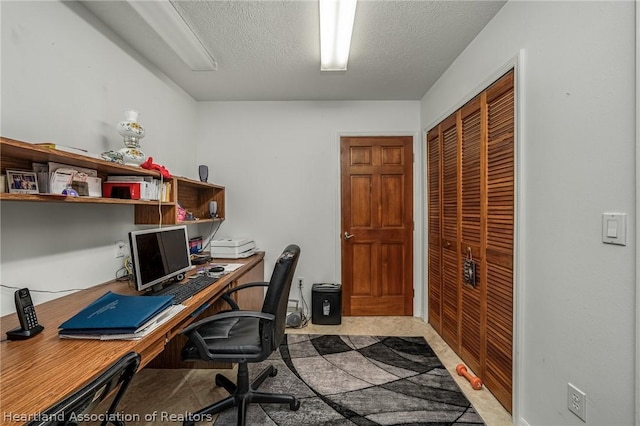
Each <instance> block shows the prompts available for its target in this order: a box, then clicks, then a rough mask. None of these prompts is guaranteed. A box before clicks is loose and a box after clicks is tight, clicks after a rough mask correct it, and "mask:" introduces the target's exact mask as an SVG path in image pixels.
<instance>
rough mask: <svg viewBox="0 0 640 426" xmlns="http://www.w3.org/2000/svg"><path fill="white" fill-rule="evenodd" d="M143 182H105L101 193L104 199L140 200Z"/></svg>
mask: <svg viewBox="0 0 640 426" xmlns="http://www.w3.org/2000/svg"><path fill="white" fill-rule="evenodd" d="M143 184H144V182H105V183H103V184H102V193H103V196H104V197H105V198H122V199H125V200H140V198H141V197H140V196H141V194H142V185H143Z"/></svg>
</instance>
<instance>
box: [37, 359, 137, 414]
mask: <svg viewBox="0 0 640 426" xmlns="http://www.w3.org/2000/svg"><path fill="white" fill-rule="evenodd" d="M139 365H140V354H138V353H136V352H129V353H128V354H126V355H125V356H123V357H122V358H120V359H119V360H118V361H116V363H115V364H113V365H112V366H111V367H109V368H108V369H107V370H106V371H105V372H104V373H102V374H100V375H99V376H98V377H97V378H95V379H93V380H92V381H91V382H90V383H89V384H87V385H86V386H84V387H83V388H81V389H80V390H78V391H77V392H75V393H73V394H72V395H70V396H68V397H67V398H65V399H63V400H62V401H60V402H58V403H57V404H56V405H54V406H52V407H50V408H49V409H47V410H46V411H44V412H42V415H40V416H39V419H38V420H34V421H32V422H30V423H29V424H28V426H45V425H46V426H63V425H64V426H68V425H69V426H70V425H75V424H76V422H75V421H73V419H78V418H80V417H79V415H82V414H86V413H90V412H91V411H92V410H93V409H94V408H95V407H96V406H97V405H98V404H99V403H100V402H101V401H103V400H104V399H105V398H106V397H107V396H108V395H109V394H110V393H111V392H113V391H114V390H115V389H118V391H117V393H116V395H115V397H114V399H113V401H112V402H111V405H110V406H109V409H108V410H107V412H106V413H105V414H104V417H103V420H102V423H101V425H102V426H105V425H107V424H108V423H113V424H114V425H116V426H124V422H123V421H122V420H120V417H118V416H117V415H115V414H114V413H115V412H116V406H117V405H118V403H119V402H120V400H121V399H122V396H123V395H124V393H125V391H126V390H127V387H128V386H129V383H130V382H131V379H132V378H133V375H134V374H135V373H136V371H137V370H138V366H139ZM118 387H119V388H118Z"/></svg>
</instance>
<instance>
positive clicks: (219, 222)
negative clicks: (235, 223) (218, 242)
mask: <svg viewBox="0 0 640 426" xmlns="http://www.w3.org/2000/svg"><path fill="white" fill-rule="evenodd" d="M216 223H217V224H218V226H217V227H216V230H215V231H213V225H215V224H216ZM221 226H222V222H221V221H218V222H213V223H211V229H209V235H210V236H209V240H208V241H207V243H206V244H203V246H202V248H201V249H200V251H199V252H198V253H202V252H203V251H204V250H205V249H206V248H207V247H208V246H209V244H211V241H213V237H215V236H216V234H217V233H218V230H220V227H221ZM212 231H213V233H211V232H212Z"/></svg>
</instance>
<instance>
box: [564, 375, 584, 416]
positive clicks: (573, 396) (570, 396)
mask: <svg viewBox="0 0 640 426" xmlns="http://www.w3.org/2000/svg"><path fill="white" fill-rule="evenodd" d="M567 407H568V408H569V411H571V412H572V413H573V414H575V415H576V416H578V417H580V419H582V421H583V422H585V423H586V422H587V394H586V393H584V392H582V391H581V390H580V389H578V388H577V387H575V386H574V385H572V384H571V383H567Z"/></svg>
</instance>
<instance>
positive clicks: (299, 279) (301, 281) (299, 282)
mask: <svg viewBox="0 0 640 426" xmlns="http://www.w3.org/2000/svg"><path fill="white" fill-rule="evenodd" d="M303 285H304V277H298V287H299V288H302V286H303Z"/></svg>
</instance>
